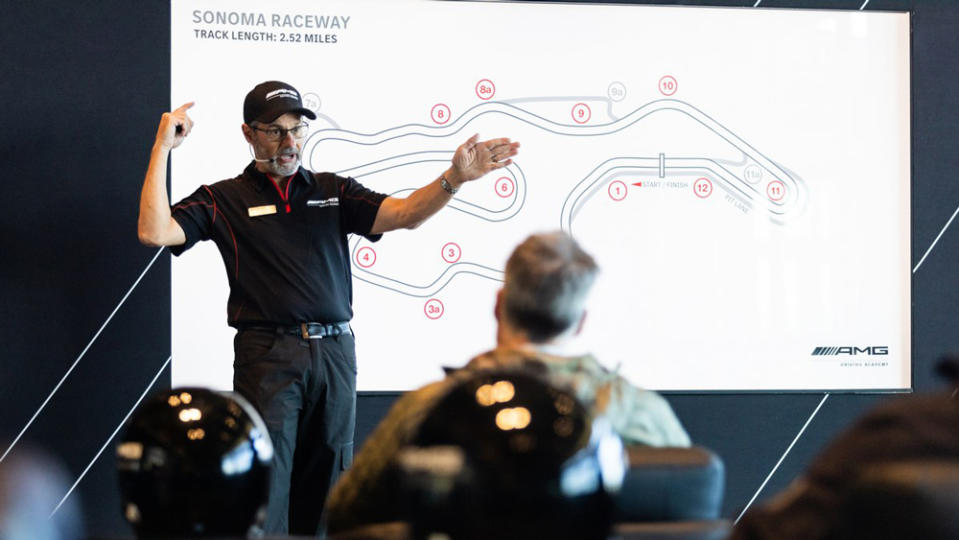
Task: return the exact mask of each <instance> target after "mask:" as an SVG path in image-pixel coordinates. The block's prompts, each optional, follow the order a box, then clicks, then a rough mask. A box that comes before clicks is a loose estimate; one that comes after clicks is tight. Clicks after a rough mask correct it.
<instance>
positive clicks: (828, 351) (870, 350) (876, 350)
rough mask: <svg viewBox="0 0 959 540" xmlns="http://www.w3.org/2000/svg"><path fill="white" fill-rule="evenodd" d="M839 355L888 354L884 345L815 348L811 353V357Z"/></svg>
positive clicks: (887, 348)
mask: <svg viewBox="0 0 959 540" xmlns="http://www.w3.org/2000/svg"><path fill="white" fill-rule="evenodd" d="M840 354H848V355H849V356H856V355H857V354H867V355H870V356H885V355H887V354H889V347H888V346H886V345H881V346H876V347H816V348H815V349H813V351H812V355H813V356H838V355H840Z"/></svg>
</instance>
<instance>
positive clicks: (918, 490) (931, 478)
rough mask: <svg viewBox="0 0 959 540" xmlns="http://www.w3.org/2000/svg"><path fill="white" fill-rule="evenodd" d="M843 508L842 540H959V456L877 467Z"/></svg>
mask: <svg viewBox="0 0 959 540" xmlns="http://www.w3.org/2000/svg"><path fill="white" fill-rule="evenodd" d="M840 508H841V511H840V519H839V524H838V529H839V535H838V538H843V539H848V540H859V539H867V538H868V539H869V540H886V539H893V538H896V539H899V538H922V539H923V540H945V539H950V540H952V539H955V538H959V456H956V461H898V462H889V463H884V464H879V465H875V466H871V467H869V468H867V469H866V470H864V471H863V473H862V474H861V475H860V476H859V478H857V479H856V481H855V482H854V483H853V485H852V487H851V488H850V490H849V491H848V492H847V493H846V495H845V497H844V499H843V501H842V505H841V507H840Z"/></svg>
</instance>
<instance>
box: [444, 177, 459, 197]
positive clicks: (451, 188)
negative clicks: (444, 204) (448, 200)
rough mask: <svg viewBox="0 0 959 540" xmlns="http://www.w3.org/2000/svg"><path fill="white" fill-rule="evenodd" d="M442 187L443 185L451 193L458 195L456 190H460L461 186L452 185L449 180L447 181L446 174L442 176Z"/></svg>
mask: <svg viewBox="0 0 959 540" xmlns="http://www.w3.org/2000/svg"><path fill="white" fill-rule="evenodd" d="M440 187H442V188H443V189H444V190H445V191H446V192H447V193H449V194H450V195H456V192H457V191H459V190H460V188H455V187H453V186H451V185H450V183H449V182H447V181H446V175H445V174H444V175H443V176H440Z"/></svg>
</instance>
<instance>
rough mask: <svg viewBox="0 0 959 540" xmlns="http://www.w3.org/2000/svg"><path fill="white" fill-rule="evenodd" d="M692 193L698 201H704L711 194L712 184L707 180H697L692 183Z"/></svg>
mask: <svg viewBox="0 0 959 540" xmlns="http://www.w3.org/2000/svg"><path fill="white" fill-rule="evenodd" d="M693 193H695V194H696V196H697V197H699V198H700V199H705V198H706V197H709V196H710V195H712V194H713V183H712V182H710V181H709V178H699V179H697V180H696V181H695V182H693Z"/></svg>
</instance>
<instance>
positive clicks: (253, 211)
mask: <svg viewBox="0 0 959 540" xmlns="http://www.w3.org/2000/svg"><path fill="white" fill-rule="evenodd" d="M247 212H249V214H250V217H256V216H268V215H270V214H275V213H276V205H275V204H267V205H264V206H252V207H250V208H248V209H247Z"/></svg>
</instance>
